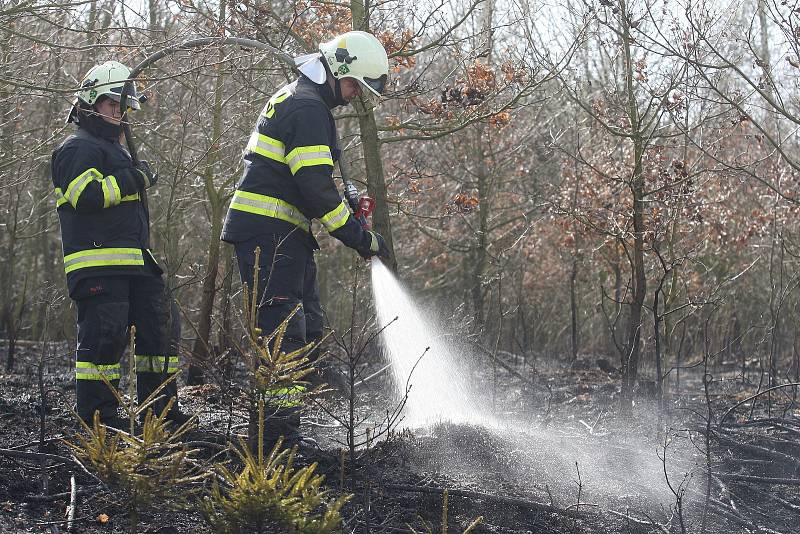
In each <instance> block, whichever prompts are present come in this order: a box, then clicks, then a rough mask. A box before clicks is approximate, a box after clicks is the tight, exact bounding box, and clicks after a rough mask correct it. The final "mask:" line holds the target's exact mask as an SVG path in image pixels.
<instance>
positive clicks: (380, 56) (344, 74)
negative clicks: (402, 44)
mask: <svg viewBox="0 0 800 534" xmlns="http://www.w3.org/2000/svg"><path fill="white" fill-rule="evenodd" d="M319 51H320V52H322V57H323V58H324V59H325V61H326V62H327V64H328V67H329V68H330V70H331V73H332V74H333V76H334V77H335V78H336V79H342V78H355V79H356V80H358V81H359V82H361V85H362V86H363V87H365V88H367V89H368V90H369V91H370V92H371V93H372V94H374V95H375V96H377V97H380V96H381V94H383V90H384V89H385V88H386V78H387V77H388V76H389V58H388V57H387V55H386V50H384V48H383V45H382V44H381V42H380V41H378V39H376V38H375V36H374V35H372V34H371V33H367V32H359V31H352V32H347V33H343V34H342V35H340V36H338V37H336V38H334V39H332V40H330V41H328V42H326V43H321V44H320V45H319Z"/></svg>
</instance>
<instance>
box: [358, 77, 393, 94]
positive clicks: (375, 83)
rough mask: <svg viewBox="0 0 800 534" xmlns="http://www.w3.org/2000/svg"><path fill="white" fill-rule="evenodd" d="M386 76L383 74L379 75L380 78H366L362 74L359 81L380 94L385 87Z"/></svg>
mask: <svg viewBox="0 0 800 534" xmlns="http://www.w3.org/2000/svg"><path fill="white" fill-rule="evenodd" d="M386 78H387V76H386V75H385V74H383V75H381V77H380V78H367V77H366V76H364V77H363V78H361V81H363V82H364V85H366V86H367V88H368V89H369V90H370V91H372V92H373V93H375V94H377V95H382V94H383V91H384V89H386Z"/></svg>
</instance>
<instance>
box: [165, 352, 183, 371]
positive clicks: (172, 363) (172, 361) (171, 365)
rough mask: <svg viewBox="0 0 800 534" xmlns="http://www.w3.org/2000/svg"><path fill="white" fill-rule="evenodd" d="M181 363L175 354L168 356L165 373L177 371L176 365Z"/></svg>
mask: <svg viewBox="0 0 800 534" xmlns="http://www.w3.org/2000/svg"><path fill="white" fill-rule="evenodd" d="M180 364H181V362H180V360H179V359H178V357H177V356H170V357H169V359H168V360H167V374H170V375H171V374H173V373H177V372H178V366H179V365H180Z"/></svg>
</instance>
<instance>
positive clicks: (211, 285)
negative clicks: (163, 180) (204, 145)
mask: <svg viewBox="0 0 800 534" xmlns="http://www.w3.org/2000/svg"><path fill="white" fill-rule="evenodd" d="M225 6H226V2H220V5H219V20H220V22H223V21H224V20H225ZM224 59H225V55H224V52H223V50H222V49H220V51H219V63H218V65H217V79H216V81H215V85H214V111H213V116H212V124H211V149H210V150H209V152H208V159H207V160H206V168H205V176H204V180H205V190H206V196H207V197H208V201H209V204H210V208H211V214H210V217H211V231H210V233H209V236H208V252H207V258H208V261H207V263H206V268H205V271H204V273H203V287H202V296H201V299H200V310H199V312H198V313H199V317H198V325H197V338H196V339H195V341H194V346H193V347H192V362H191V364H190V366H189V376H188V377H187V383H188V384H190V385H197V384H203V383H204V382H205V377H204V376H203V371H204V369H205V367H206V365H207V364H208V361H209V357H210V351H209V341H210V337H211V316H212V314H213V312H214V300H215V297H216V292H217V272H218V270H219V252H220V250H219V249H220V240H219V236H220V233H221V232H222V216H223V213H222V211H223V209H222V208H223V202H222V192H221V191H219V190H217V188H216V186H215V185H214V167H215V166H216V164H217V162H218V161H219V140H220V137H221V135H222V97H223V88H224V83H225V75H224V73H223V70H222V65H223V63H224Z"/></svg>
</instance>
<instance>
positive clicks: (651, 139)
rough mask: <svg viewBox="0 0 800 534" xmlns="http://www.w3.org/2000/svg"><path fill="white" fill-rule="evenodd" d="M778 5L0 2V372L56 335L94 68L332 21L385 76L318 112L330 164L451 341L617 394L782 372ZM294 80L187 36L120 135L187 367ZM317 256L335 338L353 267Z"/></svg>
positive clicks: (792, 109)
mask: <svg viewBox="0 0 800 534" xmlns="http://www.w3.org/2000/svg"><path fill="white" fill-rule="evenodd" d="M798 13H800V5H799V4H798V3H797V2H796V1H792V0H783V1H780V2H778V1H767V0H741V1H740V0H735V1H733V2H728V1H718V0H715V1H704V0H700V1H695V0H685V1H679V2H675V1H671V2H670V1H666V0H665V1H651V0H644V1H642V0H635V1H630V2H629V1H627V0H599V2H597V3H595V2H584V1H579V0H568V1H566V2H564V3H547V2H537V1H529V0H477V1H473V2H470V1H468V0H462V1H456V0H434V1H430V0H424V1H421V2H414V3H413V4H412V3H407V2H400V1H394V0H386V1H382V2H377V3H372V2H361V1H360V0H354V1H353V2H350V3H337V2H309V1H305V0H304V1H298V2H293V1H286V2H282V1H257V0H250V1H242V2H221V3H220V2H195V1H192V0H180V1H157V0H149V1H147V0H142V1H137V2H123V1H119V0H106V1H102V0H80V1H71V0H63V1H51V2H42V1H34V0H11V1H9V0H3V1H2V2H0V64H1V65H2V68H1V69H0V73H1V74H0V228H2V232H0V279H1V280H2V283H0V336H2V337H4V338H5V339H8V340H9V343H8V345H7V353H6V355H5V362H4V363H5V366H6V369H7V370H11V369H12V368H13V366H14V355H15V351H16V340H40V339H44V338H46V339H56V340H63V339H72V338H74V335H75V333H74V311H73V310H72V309H71V307H70V306H69V301H68V299H66V295H65V292H66V290H65V284H64V281H63V280H64V274H63V272H64V271H63V263H62V255H61V243H60V234H59V228H58V221H57V216H56V213H55V198H54V196H53V184H52V182H51V179H50V154H51V151H52V149H53V148H54V147H55V146H56V145H57V144H58V143H59V142H60V141H61V140H62V139H64V138H65V137H66V136H67V135H68V134H69V132H70V131H71V130H72V128H73V127H72V126H68V125H65V124H64V118H65V117H66V112H67V109H68V108H69V105H70V102H71V100H72V98H73V96H72V94H73V93H74V91H75V90H76V87H77V85H78V83H79V81H80V77H81V75H82V74H83V73H85V72H86V71H87V70H88V68H89V67H90V66H92V65H93V64H95V63H98V62H102V61H105V60H108V59H112V58H113V59H117V60H119V61H122V62H124V63H126V64H127V65H129V66H131V67H132V66H134V65H136V64H137V63H139V62H140V61H141V60H143V59H144V58H145V57H147V55H149V54H151V53H153V52H155V51H158V50H160V49H162V48H164V47H167V46H170V45H174V44H177V43H180V42H182V41H184V40H186V39H189V38H194V37H224V36H235V37H245V38H251V39H256V40H259V41H262V42H265V43H268V44H270V45H272V46H274V47H276V48H279V49H281V50H283V51H285V52H286V53H288V54H290V55H300V54H303V53H307V52H311V51H314V49H315V46H316V43H318V42H319V41H320V40H322V39H327V38H330V37H332V36H334V35H336V34H337V33H340V32H343V31H347V30H349V29H351V28H355V29H363V30H368V31H371V32H373V33H375V34H376V35H377V36H378V37H379V38H380V39H381V41H382V42H383V43H384V45H385V47H386V49H387V50H388V52H389V55H390V68H391V73H390V84H389V88H388V92H387V95H386V97H385V98H384V100H383V102H382V104H381V105H380V106H379V107H378V108H377V109H369V108H365V107H363V106H355V109H353V108H347V109H345V110H342V111H341V112H337V123H338V125H339V133H340V137H341V145H342V147H343V148H345V151H344V155H343V164H344V166H345V170H347V171H349V174H350V176H351V178H353V179H354V180H355V181H357V182H359V183H360V184H361V185H362V188H366V189H368V191H369V193H370V194H371V195H372V196H373V197H375V198H376V200H377V209H376V212H375V215H374V227H375V229H376V230H377V231H379V232H381V233H382V234H383V235H384V236H386V237H387V239H388V241H389V243H390V246H391V248H392V250H393V263H394V265H393V267H394V268H395V269H396V270H397V272H398V273H399V275H400V277H401V278H402V279H403V280H404V282H405V283H406V284H407V285H408V286H409V287H410V288H412V289H413V290H414V291H415V292H416V293H417V294H418V295H421V296H422V297H423V299H424V300H425V301H426V302H429V303H436V304H437V305H438V306H440V308H441V309H443V310H445V311H446V312H447V313H448V314H450V316H451V317H452V326H453V329H454V330H457V331H459V332H464V333H469V334H470V335H471V337H470V339H471V340H473V341H474V342H475V343H476V344H480V345H483V346H484V347H487V348H488V349H489V350H491V351H494V352H495V353H496V352H498V351H506V352H509V353H513V354H517V355H521V356H523V357H524V358H525V359H526V360H527V361H528V362H529V363H530V364H531V365H534V366H535V365H537V364H538V363H541V362H545V363H547V362H558V363H569V362H572V361H574V360H575V359H577V358H578V356H579V355H589V356H591V357H594V356H602V357H605V358H608V359H610V361H611V362H612V363H613V365H614V366H616V367H619V368H620V369H622V371H623V376H624V377H625V379H624V388H623V390H624V391H627V392H631V391H632V390H633V389H634V387H635V386H636V384H637V382H638V381H639V379H646V380H647V381H648V382H650V383H651V384H653V385H654V386H655V387H656V388H661V386H662V381H661V380H659V377H661V378H663V380H664V382H663V388H672V389H673V390H674V389H675V388H677V387H679V376H680V374H679V372H678V371H679V369H680V368H682V367H686V366H691V365H693V362H697V361H699V359H701V358H704V357H708V356H713V357H715V358H716V357H718V358H717V359H718V360H720V361H721V360H723V359H725V360H727V361H729V362H734V363H735V364H736V365H737V366H740V368H741V369H742V372H743V378H744V379H745V380H752V381H754V382H755V383H759V384H760V385H761V386H763V387H766V386H771V385H776V384H779V383H782V382H785V381H794V382H798V374H800V365H798V358H800V356H798V345H799V344H800V340H799V339H798V334H797V329H796V328H795V327H794V325H795V324H796V322H797V320H798V306H797V304H798V291H797V286H798V283H799V282H800V269H799V266H798V255H800V243H798V233H797V232H798V221H797V213H798V211H799V209H800V207H799V206H798V197H797V184H798V165H799V164H800V160H799V159H798V158H800V151H799V150H798V138H797V128H798V125H800V107H798V104H799V103H800V102H798V97H800V92H799V91H798V73H800V51H798V38H799V37H800V28H798ZM291 79H292V74H291V72H290V70H288V69H287V67H286V66H285V65H284V64H282V63H280V62H279V61H277V60H276V59H275V58H274V57H271V56H269V55H267V54H264V53H263V52H262V51H260V50H257V49H247V48H243V47H231V46H226V47H218V46H210V47H208V48H206V49H202V50H192V51H190V52H178V53H175V54H173V55H170V56H168V57H166V58H164V59H162V60H161V61H159V62H158V63H157V65H156V66H155V67H152V68H149V69H147V70H146V71H145V73H144V77H143V79H142V80H140V82H139V86H140V89H141V90H143V91H144V92H145V93H146V94H147V95H148V97H149V100H148V102H147V105H146V106H144V108H143V110H142V111H140V112H137V113H136V114H135V115H134V116H133V118H132V120H133V130H134V137H135V139H136V140H137V141H138V142H139V150H140V152H141V153H142V155H143V157H144V158H145V159H148V160H149V161H150V162H151V164H152V165H153V166H154V167H156V168H157V169H158V172H159V174H160V180H159V183H158V187H156V188H155V189H153V190H152V192H151V194H150V195H149V197H150V209H151V215H152V228H153V235H152V248H153V250H154V252H155V254H156V257H157V258H158V259H159V261H161V262H162V265H163V266H164V268H165V271H166V277H167V280H168V283H169V286H170V288H171V289H172V291H173V294H174V296H175V298H176V299H177V300H178V301H179V302H180V304H181V307H182V309H183V312H184V316H183V322H184V342H185V344H186V349H187V350H186V355H191V358H193V361H194V362H195V363H196V364H198V365H195V366H194V367H193V372H192V373H190V374H189V377H188V378H189V380H190V381H195V382H200V381H202V379H203V376H202V375H203V369H207V366H205V365H199V364H200V363H202V362H208V361H210V360H212V361H213V357H214V356H215V355H218V354H221V353H223V352H224V351H225V350H226V348H228V347H229V346H230V340H229V339H228V338H227V334H228V333H230V332H232V331H234V330H235V329H236V328H238V327H239V326H240V321H239V319H238V318H237V317H239V314H240V312H239V308H240V305H239V302H240V301H241V300H240V296H239V291H240V284H239V281H238V275H237V274H236V267H235V262H234V260H233V257H232V250H231V248H230V247H229V246H227V245H224V244H221V243H220V241H219V234H220V230H221V224H222V221H223V218H224V215H225V211H226V208H227V204H228V201H229V200H230V198H231V195H232V193H233V191H234V188H235V184H236V182H237V180H238V178H239V177H240V175H241V171H242V159H241V153H242V149H243V147H244V145H245V144H246V139H247V138H248V136H249V134H250V132H251V130H252V128H253V124H254V121H255V118H256V117H257V115H258V113H259V111H260V110H261V108H262V107H263V105H264V103H265V102H266V100H267V99H268V98H269V96H270V95H271V94H272V93H273V92H275V91H276V90H277V89H278V88H279V87H280V86H281V85H283V84H285V83H286V82H287V81H289V80H291ZM320 243H321V245H322V251H321V253H320V254H318V256H317V257H318V263H319V275H320V284H321V290H322V300H323V303H324V305H325V306H326V309H327V314H328V318H329V321H330V325H331V326H332V327H333V328H335V329H338V330H343V329H346V328H348V327H349V321H350V320H351V317H352V314H351V310H352V306H353V288H354V287H356V286H355V285H354V282H353V280H354V277H355V276H356V275H357V274H358V272H359V271H360V270H362V269H363V267H362V266H363V262H361V260H360V259H359V258H358V257H357V256H356V255H355V254H354V253H353V252H352V251H350V250H349V249H346V248H345V247H342V246H340V244H339V243H337V242H335V240H333V239H330V238H329V237H327V236H321V237H320ZM356 293H357V294H356V299H359V300H360V301H362V302H364V303H366V302H369V298H370V297H369V292H368V291H363V292H356ZM54 305H55V306H54ZM52 309H55V310H56V314H55V315H53V314H51V313H49V311H48V310H52Z"/></svg>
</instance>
